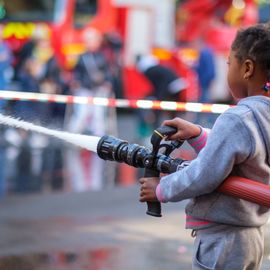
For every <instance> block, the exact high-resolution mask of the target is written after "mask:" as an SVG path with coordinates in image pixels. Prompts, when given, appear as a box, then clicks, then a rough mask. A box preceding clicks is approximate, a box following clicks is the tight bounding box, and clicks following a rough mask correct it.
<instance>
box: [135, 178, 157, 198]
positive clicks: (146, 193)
mask: <svg viewBox="0 0 270 270" xmlns="http://www.w3.org/2000/svg"><path fill="white" fill-rule="evenodd" d="M139 182H140V183H141V184H142V185H141V193H140V202H155V201H158V199H157V196H156V188H157V185H158V184H159V178H158V177H148V178H140V180H139Z"/></svg>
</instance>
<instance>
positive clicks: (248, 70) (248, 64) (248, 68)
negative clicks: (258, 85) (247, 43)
mask: <svg viewBox="0 0 270 270" xmlns="http://www.w3.org/2000/svg"><path fill="white" fill-rule="evenodd" d="M243 66H244V79H249V78H250V77H252V75H253V73H254V70H255V65H254V62H253V61H252V60H251V59H246V60H245V62H244V63H243Z"/></svg>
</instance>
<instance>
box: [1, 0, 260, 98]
mask: <svg viewBox="0 0 270 270" xmlns="http://www.w3.org/2000/svg"><path fill="white" fill-rule="evenodd" d="M238 2H241V1H238ZM242 2H243V3H245V7H244V8H242V9H241V10H240V13H241V12H242V13H241V16H240V17H241V22H240V20H238V21H237V22H238V24H239V22H240V23H241V24H245V23H246V24H248V23H250V22H255V21H256V20H257V18H256V13H254V8H252V5H253V6H254V3H253V1H252V0H246V1H242ZM180 3H181V4H180V5H179V6H178V7H176V6H175V3H174V1H166V0H159V4H158V5H156V4H155V1H145V0H36V1H28V0H13V1H9V0H3V1H1V3H0V24H1V25H3V28H2V30H3V31H2V36H3V38H4V39H5V40H6V41H7V42H8V44H9V45H10V47H11V48H12V50H13V51H14V52H15V54H16V53H17V52H18V51H19V50H20V48H21V46H22V45H23V44H24V43H25V42H26V41H27V40H28V39H29V38H30V37H31V36H32V35H33V34H34V33H35V31H37V30H40V31H43V33H45V34H46V35H47V38H48V39H50V40H51V44H52V46H53V48H54V50H55V54H56V56H57V58H58V60H59V63H60V64H61V66H62V67H63V68H65V69H68V70H71V69H72V67H73V66H74V64H75V63H76V60H77V57H78V55H79V54H81V53H82V52H84V42H83V35H84V33H85V32H86V31H88V30H89V29H91V28H96V29H98V30H99V31H100V32H102V33H104V34H112V33H116V34H117V35H119V36H120V37H121V39H122V43H123V47H122V53H121V54H122V59H123V69H122V73H123V74H122V75H123V76H122V77H123V84H124V87H123V88H124V97H125V98H143V97H144V96H145V95H146V94H147V93H149V91H150V90H151V87H150V85H149V84H148V82H147V81H146V79H145V78H144V77H143V76H142V75H141V74H139V73H138V72H137V71H136V69H135V66H134V64H135V58H136V56H137V55H138V54H150V53H152V54H155V55H156V56H157V57H158V58H159V59H161V61H162V62H163V63H164V64H167V65H169V66H171V67H173V68H174V69H175V70H176V72H178V73H179V75H181V76H182V77H185V78H186V79H187V80H188V82H189V87H188V88H187V89H186V90H185V91H183V92H182V93H181V100H187V101H192V100H196V97H197V95H198V86H197V81H196V75H195V74H194V72H193V70H192V69H191V68H189V66H188V65H187V64H186V62H185V61H184V60H183V59H185V57H186V56H188V57H189V56H190V55H191V57H196V53H195V54H194V53H190V50H187V51H186V50H179V49H177V48H176V47H175V40H176V41H178V42H183V41H185V42H186V41H190V40H194V39H196V38H197V37H199V36H200V35H204V36H205V37H206V40H208V42H209V43H211V44H212V45H213V46H214V47H215V49H216V50H217V51H226V50H227V49H228V48H229V44H230V42H231V39H232V38H233V36H234V34H235V31H236V27H237V25H233V26H232V25H230V26H229V25H228V23H227V24H226V23H224V21H222V20H223V17H225V16H227V17H230V16H231V18H235V17H237V16H235V12H237V11H235V10H234V9H235V7H234V6H233V5H232V1H229V0H217V1H210V0H202V1H199V2H198V1H196V0H188V1H182V2H180ZM228 11H230V14H229V12H228ZM252 11H253V12H252ZM238 12H239V10H238ZM217 13H219V22H220V23H219V24H218V25H217V24H213V18H217ZM226 13H228V14H226ZM175 14H176V23H175V21H174V19H172V18H174V17H175ZM179 14H180V15H179ZM220 14H222V16H220ZM221 17H222V18H221ZM238 17H239V14H238ZM238 17H237V18H238ZM198 20H200V22H201V23H200V24H199V25H198V23H197V22H198ZM202 22H203V23H202ZM235 24H236V23H235ZM183 54H187V55H183Z"/></svg>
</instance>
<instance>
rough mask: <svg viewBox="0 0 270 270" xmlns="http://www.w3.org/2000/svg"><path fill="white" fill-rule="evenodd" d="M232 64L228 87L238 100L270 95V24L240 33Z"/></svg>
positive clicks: (232, 52) (231, 60)
mask: <svg viewBox="0 0 270 270" xmlns="http://www.w3.org/2000/svg"><path fill="white" fill-rule="evenodd" d="M228 64H229V70H228V83H229V86H230V88H231V92H232V95H233V96H234V97H235V98H243V97H247V96H252V95H270V87H269V89H268V87H267V86H269V84H270V24H257V25H255V26H251V27H249V28H246V29H244V30H239V31H238V33H237V35H236V37H235V40H234V41H233V43H232V46H231V52H230V56H229V60H228Z"/></svg>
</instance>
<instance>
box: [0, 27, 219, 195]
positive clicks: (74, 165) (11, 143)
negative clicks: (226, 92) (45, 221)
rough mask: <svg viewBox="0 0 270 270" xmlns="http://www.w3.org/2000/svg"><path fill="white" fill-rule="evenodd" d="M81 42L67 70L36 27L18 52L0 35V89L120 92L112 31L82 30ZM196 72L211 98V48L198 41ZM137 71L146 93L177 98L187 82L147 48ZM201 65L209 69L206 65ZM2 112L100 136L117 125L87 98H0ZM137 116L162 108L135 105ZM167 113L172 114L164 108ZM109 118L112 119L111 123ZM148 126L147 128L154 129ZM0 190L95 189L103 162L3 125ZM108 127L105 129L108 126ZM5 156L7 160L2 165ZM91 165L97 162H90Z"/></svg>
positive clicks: (117, 45) (204, 97)
mask: <svg viewBox="0 0 270 270" xmlns="http://www.w3.org/2000/svg"><path fill="white" fill-rule="evenodd" d="M83 38H84V44H85V47H86V50H85V52H84V53H83V54H81V55H80V56H79V57H78V60H77V62H76V65H75V66H74V68H73V70H72V72H70V71H66V70H64V69H62V68H61V66H60V65H59V64H58V60H57V59H56V57H55V53H54V50H53V48H52V46H51V43H50V40H48V38H47V37H45V36H44V33H43V32H42V31H39V29H37V31H36V32H35V33H34V35H33V37H32V39H30V40H29V41H28V42H26V43H25V45H24V46H23V47H22V48H21V50H20V51H19V53H17V54H16V55H13V53H12V51H11V50H10V49H9V47H8V46H7V45H6V43H5V42H4V41H3V40H1V41H0V66H1V73H0V89H1V90H16V91H23V92H38V93H47V94H61V95H67V94H68V95H76V96H99V97H116V98H117V97H122V83H121V67H122V66H121V47H122V44H121V40H120V39H119V37H118V36H115V35H113V34H112V35H105V36H104V35H102V34H101V33H100V32H98V31H97V30H95V29H91V30H89V31H86V32H85V34H84V37H83ZM201 49H202V50H201V53H200V57H199V59H198V61H197V63H198V65H196V67H194V70H195V71H196V72H197V73H198V80H199V83H200V87H201V96H200V99H199V101H201V102H211V98H210V96H209V89H210V86H211V84H212V82H213V81H214V79H215V76H216V73H215V63H214V58H213V57H214V56H213V53H212V51H211V50H210V49H209V48H203V47H201ZM136 67H137V70H138V72H140V73H141V74H142V75H144V76H145V78H146V79H148V81H149V83H150V84H151V85H152V93H150V95H149V96H147V97H145V98H147V99H158V100H168V101H180V100H179V93H180V92H181V91H182V90H183V89H185V88H186V87H187V85H188V82H187V81H186V80H185V78H182V77H179V75H178V74H177V73H176V72H175V71H174V70H172V69H170V68H169V67H166V66H164V65H162V64H161V63H159V61H158V59H157V58H155V57H154V56H152V55H147V56H145V55H141V56H138V59H137V61H136ZM206 67H207V68H208V71H209V72H206V71H207V70H206ZM0 110H1V113H4V114H8V115H11V116H13V117H16V118H20V119H23V120H25V121H29V122H33V123H35V124H38V125H42V126H46V127H50V128H53V129H58V130H66V131H69V132H72V133H80V134H87V135H95V136H102V135H104V134H105V133H108V129H110V128H111V129H113V132H114V131H115V126H113V125H112V124H111V120H110V118H109V117H108V110H109V109H108V108H104V107H93V106H88V105H78V104H77V105H76V104H72V105H70V104H69V105H66V104H60V103H45V102H36V101H23V100H20V101H6V100H1V103H0ZM139 115H140V117H139V122H140V124H144V125H146V126H147V125H150V122H151V121H150V122H149V121H148V120H149V119H150V118H151V115H154V116H155V117H154V120H153V121H152V122H151V124H152V125H154V126H157V125H158V123H159V122H161V112H159V113H157V112H155V113H154V114H153V113H151V111H146V110H144V111H142V112H140V113H139ZM170 116H173V115H170ZM109 122H110V123H109ZM152 128H153V127H152V126H150V128H149V129H151V130H152ZM0 132H1V137H2V139H1V143H0V167H1V168H0V171H1V174H0V193H1V194H2V195H4V194H5V193H7V192H29V191H41V190H46V189H51V190H62V189H68V190H75V191H83V190H87V189H94V190H96V189H101V188H102V187H103V186H104V185H105V184H106V183H104V166H105V165H104V163H103V161H102V160H100V159H99V158H98V157H97V156H96V155H95V154H92V153H90V152H88V151H84V150H81V149H76V148H72V147H63V145H62V143H61V142H60V141H59V140H56V139H53V138H48V137H44V136H41V135H38V134H34V133H31V132H29V131H24V130H18V129H10V128H7V127H4V126H1V130H0ZM113 132H112V130H110V131H109V133H110V134H112V133H113ZM7 163H8V166H7ZM93 168H95V169H94V170H93Z"/></svg>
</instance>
